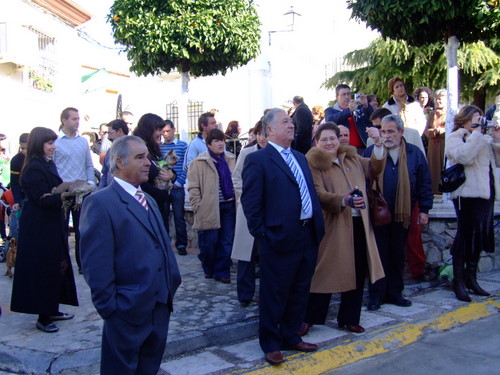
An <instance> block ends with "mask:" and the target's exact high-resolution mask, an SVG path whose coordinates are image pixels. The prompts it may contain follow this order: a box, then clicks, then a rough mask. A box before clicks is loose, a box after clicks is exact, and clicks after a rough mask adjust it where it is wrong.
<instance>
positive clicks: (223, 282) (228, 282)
mask: <svg viewBox="0 0 500 375" xmlns="http://www.w3.org/2000/svg"><path fill="white" fill-rule="evenodd" d="M215 280H216V281H220V282H221V283H222V284H231V279H230V278H229V277H221V278H220V279H215Z"/></svg>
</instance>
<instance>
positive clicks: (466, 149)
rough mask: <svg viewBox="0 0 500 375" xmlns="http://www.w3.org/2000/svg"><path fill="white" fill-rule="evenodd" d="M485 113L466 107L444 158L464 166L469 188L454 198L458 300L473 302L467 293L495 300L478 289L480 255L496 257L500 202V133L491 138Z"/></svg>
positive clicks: (464, 187)
mask: <svg viewBox="0 0 500 375" xmlns="http://www.w3.org/2000/svg"><path fill="white" fill-rule="evenodd" d="M482 115H483V112H482V111H481V109H479V108H478V107H476V106H473V105H466V106H464V107H463V108H462V109H460V111H459V112H458V113H457V114H456V116H455V118H454V120H453V121H454V127H453V132H452V133H451V134H450V135H449V136H448V138H447V139H446V145H445V154H446V156H447V157H448V159H449V161H450V165H454V164H457V163H460V164H462V165H463V166H464V171H465V178H466V180H465V182H464V183H463V184H462V185H461V186H460V187H459V188H458V189H457V190H455V191H453V192H452V193H450V198H451V199H452V200H453V205H454V206H455V212H456V214H457V234H456V235H455V239H454V241H453V246H452V248H451V254H452V255H453V290H454V292H455V295H456V297H457V299H458V300H460V301H464V302H470V301H471V298H470V296H469V294H468V293H467V291H466V289H465V288H467V289H469V290H470V291H472V292H474V293H475V294H477V295H480V296H489V295H490V294H489V293H488V292H487V291H485V290H484V289H482V288H481V287H480V286H479V284H478V283H477V280H476V276H477V266H478V262H479V257H480V254H481V251H482V250H484V251H486V252H488V253H493V252H494V251H495V236H494V232H493V204H494V200H495V198H496V200H499V198H500V190H499V189H500V184H499V182H498V180H497V177H496V174H495V168H496V167H497V166H500V127H494V128H493V130H492V135H488V134H485V130H486V129H484V128H483V127H482V126H481V125H480V120H481V116H482Z"/></svg>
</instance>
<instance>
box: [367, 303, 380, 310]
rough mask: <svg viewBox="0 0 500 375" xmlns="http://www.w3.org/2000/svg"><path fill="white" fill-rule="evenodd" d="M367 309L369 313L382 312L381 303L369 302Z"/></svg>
mask: <svg viewBox="0 0 500 375" xmlns="http://www.w3.org/2000/svg"><path fill="white" fill-rule="evenodd" d="M366 308H367V310H369V311H377V310H380V303H379V302H378V301H369V302H368V305H366Z"/></svg>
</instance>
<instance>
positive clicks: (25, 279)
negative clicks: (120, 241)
mask: <svg viewBox="0 0 500 375" xmlns="http://www.w3.org/2000/svg"><path fill="white" fill-rule="evenodd" d="M56 139H57V135H56V133H54V132H53V131H52V130H50V129H47V128H41V127H37V128H34V129H33V130H32V131H31V133H30V135H29V137H28V152H27V155H26V161H25V163H24V166H23V169H22V172H21V178H20V183H21V187H22V188H23V191H24V193H25V194H26V203H25V205H24V208H23V213H22V215H21V219H20V223H19V245H18V254H17V260H16V269H15V275H14V284H13V287H12V300H11V310H12V311H16V312H22V313H26V314H38V321H37V323H36V327H37V328H38V329H39V330H41V331H44V332H57V331H58V328H57V326H56V325H55V324H54V323H53V321H55V320H66V319H71V318H73V315H71V314H64V313H61V312H60V311H59V304H60V303H63V304H66V305H73V306H78V298H77V295H76V286H75V279H74V275H73V269H72V267H71V259H70V257H69V249H68V246H67V241H66V238H65V230H64V226H65V220H64V211H63V208H62V201H63V200H64V199H65V194H66V193H62V194H53V195H52V194H51V191H52V189H53V188H54V187H56V186H58V185H60V184H61V183H62V180H61V178H60V177H59V174H58V173H57V168H56V166H55V164H54V162H53V161H52V157H53V155H54V151H55V149H56V145H55V143H54V142H55V140H56Z"/></svg>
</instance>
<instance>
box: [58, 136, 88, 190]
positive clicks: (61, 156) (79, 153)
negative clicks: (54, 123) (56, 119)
mask: <svg viewBox="0 0 500 375" xmlns="http://www.w3.org/2000/svg"><path fill="white" fill-rule="evenodd" d="M55 143H56V145H57V148H56V152H55V154H54V163H55V164H56V166H57V172H58V173H59V176H60V177H61V179H62V180H63V181H74V180H82V181H87V182H89V183H91V184H94V185H95V179H94V165H93V164H92V157H91V156H90V148H89V144H88V142H87V141H86V140H85V138H82V137H80V136H79V135H78V134H77V135H76V136H75V137H68V136H67V135H66V134H65V133H64V132H63V131H62V130H61V131H60V132H59V136H58V137H57V139H56V142H55Z"/></svg>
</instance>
